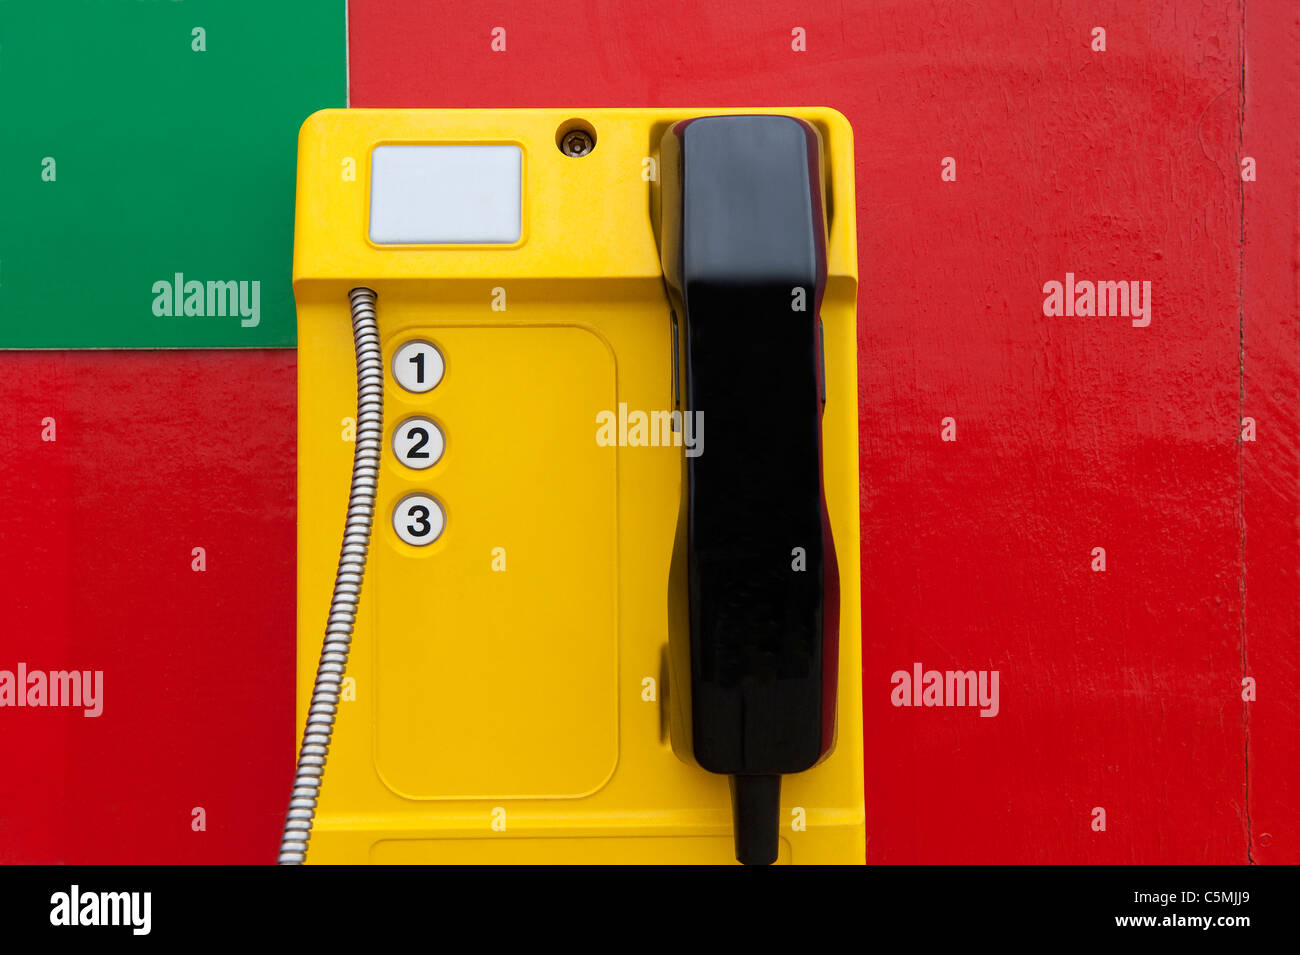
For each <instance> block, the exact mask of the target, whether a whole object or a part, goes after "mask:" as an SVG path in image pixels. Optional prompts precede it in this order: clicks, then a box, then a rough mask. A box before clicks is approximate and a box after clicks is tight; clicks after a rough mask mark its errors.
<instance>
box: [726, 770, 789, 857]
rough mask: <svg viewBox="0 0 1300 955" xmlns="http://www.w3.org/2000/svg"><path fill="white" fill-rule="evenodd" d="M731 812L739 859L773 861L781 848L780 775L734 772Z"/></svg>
mask: <svg viewBox="0 0 1300 955" xmlns="http://www.w3.org/2000/svg"><path fill="white" fill-rule="evenodd" d="M731 812H732V817H733V823H732V825H733V830H734V832H735V839H736V861H737V862H739V863H740V864H741V865H771V864H772V863H773V862H775V861H776V857H777V854H778V852H779V851H780V842H781V837H780V832H781V777H780V776H732V777H731Z"/></svg>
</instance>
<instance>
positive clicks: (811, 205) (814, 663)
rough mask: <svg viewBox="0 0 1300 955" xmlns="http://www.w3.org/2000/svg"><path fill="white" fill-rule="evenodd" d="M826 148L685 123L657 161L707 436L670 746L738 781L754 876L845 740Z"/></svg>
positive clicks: (692, 482) (684, 373) (688, 407)
mask: <svg viewBox="0 0 1300 955" xmlns="http://www.w3.org/2000/svg"><path fill="white" fill-rule="evenodd" d="M820 149H821V144H820V138H819V136H818V133H817V130H816V129H815V128H814V127H813V126H811V125H810V124H808V123H805V122H803V121H801V120H798V119H794V118H791V117H788V116H779V115H744V116H711V117H705V118H699V119H692V120H687V121H683V122H679V123H676V124H675V125H673V126H672V127H671V128H669V129H668V131H667V132H666V133H665V134H664V136H663V140H662V142H661V145H660V176H661V180H662V182H661V185H660V195H659V200H660V201H659V217H660V221H659V223H658V226H659V243H660V254H661V260H662V265H663V272H664V278H665V281H666V284H667V286H668V291H669V299H670V302H671V305H672V308H673V312H674V328H675V330H676V335H675V339H676V348H677V355H676V360H677V362H678V366H677V376H676V379H677V380H678V382H679V387H678V394H679V401H680V405H681V408H680V410H681V412H682V415H683V417H685V416H689V415H697V416H702V418H703V422H702V423H703V424H704V425H707V429H706V433H707V436H708V440H707V444H705V445H704V451H703V453H701V454H699V455H698V456H690V455H685V454H684V455H683V496H682V507H681V513H680V515H679V525H680V526H679V534H678V547H677V549H676V551H675V553H674V569H673V573H674V575H675V576H674V579H675V581H677V586H678V590H679V591H680V590H681V589H682V585H683V581H684V597H683V596H682V595H681V594H680V593H679V594H678V595H677V596H675V597H672V598H670V602H675V605H676V612H675V613H673V612H672V611H670V613H671V614H672V615H673V616H674V617H675V618H676V625H675V626H674V628H673V632H672V634H671V636H670V640H671V642H672V647H671V652H672V655H673V657H674V659H675V660H676V661H677V666H676V668H675V673H677V674H678V675H680V676H682V677H685V679H686V681H687V682H688V687H687V688H686V689H685V690H684V691H683V693H679V694H676V697H677V699H678V700H679V703H680V705H681V706H682V712H683V714H684V715H683V717H682V722H683V723H684V724H685V725H683V726H682V727H681V729H682V734H681V736H680V738H679V737H678V736H676V735H675V736H674V748H675V749H676V750H677V751H678V752H679V754H682V755H688V756H690V757H693V759H694V761H695V762H697V763H698V764H699V765H700V766H701V767H703V768H704V769H706V770H709V771H711V772H715V773H723V774H726V775H728V776H730V777H731V791H732V804H733V815H734V819H735V841H736V857H737V859H739V860H740V861H741V862H743V863H746V864H766V863H770V862H773V861H775V860H776V857H777V854H778V848H779V824H780V787H781V776H783V775H786V774H789V773H798V772H802V771H803V770H806V769H809V768H811V767H812V766H814V765H815V764H816V763H818V762H819V761H820V760H821V759H822V758H824V757H825V756H826V755H827V753H829V752H830V750H831V748H832V746H833V743H834V734H835V687H836V660H837V645H838V616H839V615H838V611H839V591H838V579H837V570H836V562H835V552H834V548H833V545H832V541H831V535H830V526H829V522H828V519H827V514H826V505H825V495H824V493H823V487H822V454H821V451H822V435H821V418H822V407H823V402H824V400H825V382H824V380H823V376H824V361H823V355H822V329H821V323H820V319H819V306H820V303H821V298H822V293H823V291H824V289H825V284H826V222H825V197H824V195H823V191H822V188H823V187H822V180H821V153H820ZM676 685H678V686H681V682H678V683H677V684H676ZM683 750H687V751H688V752H686V753H683Z"/></svg>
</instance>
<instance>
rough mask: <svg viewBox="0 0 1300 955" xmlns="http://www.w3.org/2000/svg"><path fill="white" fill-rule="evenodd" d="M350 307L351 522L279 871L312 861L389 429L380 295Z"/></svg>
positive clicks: (355, 295)
mask: <svg viewBox="0 0 1300 955" xmlns="http://www.w3.org/2000/svg"><path fill="white" fill-rule="evenodd" d="M348 299H349V301H350V302H351V305H352V338H353V341H354V344H355V346H356V352H357V444H356V450H355V451H354V452H353V454H352V487H351V489H350V490H349V491H348V516H347V522H346V523H345V524H344V527H343V548H342V550H341V551H340V552H339V567H338V573H337V574H335V576H334V594H333V596H332V597H331V598H330V614H329V621H328V622H327V623H326V625H325V642H324V644H323V645H322V646H321V652H320V662H319V663H318V664H317V666H316V683H315V685H314V686H313V687H312V691H311V707H310V709H309V710H308V711H307V725H306V727H305V728H304V729H303V733H302V748H301V749H300V750H299V751H298V769H297V772H296V773H295V774H294V777H293V795H292V796H291V797H290V799H289V814H288V816H287V817H286V818H285V821H284V833H283V835H282V836H281V837H280V859H279V863H280V865H302V864H303V863H304V862H306V861H307V844H308V843H309V842H310V841H311V827H312V821H313V820H314V819H315V817H316V800H317V799H318V798H319V796H320V788H321V780H322V778H323V777H324V775H325V760H326V758H327V757H328V756H329V749H330V740H331V738H332V737H333V735H334V716H335V714H336V713H337V711H338V705H339V687H340V686H341V685H342V683H343V673H344V670H345V669H346V668H347V663H348V651H349V649H350V648H351V646H352V628H353V624H354V623H355V622H356V617H357V604H358V602H359V601H360V599H361V584H362V582H363V581H364V580H365V575H366V552H367V551H368V550H369V549H370V529H371V527H372V526H373V524H374V517H375V490H376V487H377V485H378V482H379V455H380V449H381V448H382V447H383V430H384V356H383V352H382V351H381V349H380V346H379V323H378V321H377V319H376V317H375V293H374V292H373V291H372V290H371V289H368V288H354V289H353V290H352V291H351V292H349V293H348Z"/></svg>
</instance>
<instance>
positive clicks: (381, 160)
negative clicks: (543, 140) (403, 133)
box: [370, 146, 524, 245]
mask: <svg viewBox="0 0 1300 955" xmlns="http://www.w3.org/2000/svg"><path fill="white" fill-rule="evenodd" d="M523 162H524V160H523V150H521V149H520V148H519V147H518V146H376V147H375V149H374V151H373V152H372V153H371V154H370V241H371V242H376V243H380V244H384V245H395V244H397V245H433V244H443V245H447V244H471V243H472V244H478V243H511V242H518V241H519V236H520V234H521V231H522V228H523Z"/></svg>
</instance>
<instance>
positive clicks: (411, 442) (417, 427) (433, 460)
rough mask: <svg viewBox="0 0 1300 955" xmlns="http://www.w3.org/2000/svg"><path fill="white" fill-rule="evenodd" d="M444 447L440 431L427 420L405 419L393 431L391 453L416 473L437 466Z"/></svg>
mask: <svg viewBox="0 0 1300 955" xmlns="http://www.w3.org/2000/svg"><path fill="white" fill-rule="evenodd" d="M446 447H447V441H446V438H445V437H444V436H443V433H442V429H441V428H439V427H438V426H437V425H436V424H434V423H433V422H432V421H430V420H429V419H428V418H421V417H415V418H407V419H406V420H405V421H403V422H402V423H401V424H399V425H398V426H397V428H396V430H394V431H393V453H394V454H395V455H397V460H398V461H401V462H402V464H404V465H406V466H407V467H408V468H414V469H415V470H417V471H423V470H424V469H425V468H430V467H433V466H434V465H435V464H437V463H438V462H439V461H440V460H441V459H442V452H443V450H444V449H445V448H446Z"/></svg>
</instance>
